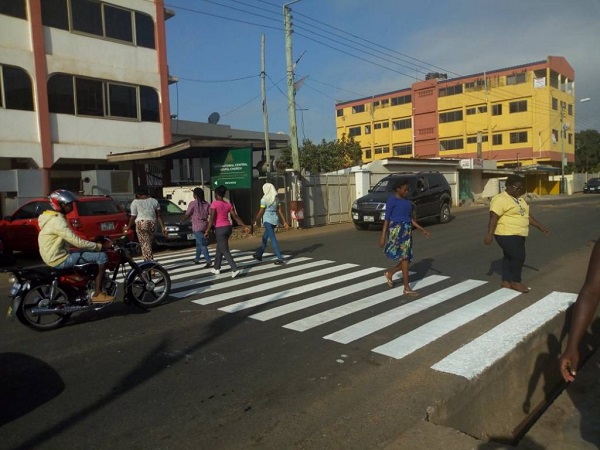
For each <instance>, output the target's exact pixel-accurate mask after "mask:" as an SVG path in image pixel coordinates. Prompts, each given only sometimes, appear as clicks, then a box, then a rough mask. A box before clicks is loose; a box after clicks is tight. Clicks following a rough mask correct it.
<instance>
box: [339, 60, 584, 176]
mask: <svg viewBox="0 0 600 450" xmlns="http://www.w3.org/2000/svg"><path fill="white" fill-rule="evenodd" d="M574 80H575V71H574V70H573V68H572V67H571V66H570V65H569V63H568V62H567V60H566V59H565V58H563V57H558V56H549V57H548V58H547V59H546V60H545V61H538V62H533V63H528V64H523V65H520V66H515V67H507V68H504V69H498V70H493V71H490V72H483V73H478V74H473V75H468V76H464V77H460V78H454V79H447V78H446V76H445V75H444V74H438V73H431V74H428V75H427V77H426V80H425V81H418V82H416V83H413V84H412V86H411V87H409V88H406V89H402V90H398V91H393V92H387V93H384V94H378V95H374V96H372V97H368V98H361V99H357V100H351V101H346V102H341V103H337V104H336V128H337V137H338V138H341V137H342V135H343V134H346V136H353V137H354V139H355V141H357V142H359V143H360V146H361V148H362V149H363V161H364V162H365V163H366V162H370V161H373V160H376V159H384V158H389V157H392V156H397V157H407V158H411V157H412V158H452V159H476V158H479V159H486V160H495V161H496V162H497V165H498V167H507V168H508V167H516V166H527V165H532V164H544V165H552V166H555V167H558V168H560V167H561V166H560V161H561V155H562V154H563V153H564V155H565V160H566V161H573V160H574V148H575V145H574V133H575V104H574V103H575V102H574V98H575V81H574Z"/></svg>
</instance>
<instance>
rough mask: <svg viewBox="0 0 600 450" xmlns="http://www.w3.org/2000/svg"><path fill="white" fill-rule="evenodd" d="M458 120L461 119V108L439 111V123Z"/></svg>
mask: <svg viewBox="0 0 600 450" xmlns="http://www.w3.org/2000/svg"><path fill="white" fill-rule="evenodd" d="M459 120H463V112H462V110H461V109H459V110H456V111H449V112H445V113H440V123H447V122H458V121H459Z"/></svg>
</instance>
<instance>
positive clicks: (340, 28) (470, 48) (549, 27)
mask: <svg viewBox="0 0 600 450" xmlns="http://www.w3.org/2000/svg"><path fill="white" fill-rule="evenodd" d="M289 2H290V0H285V1H284V0H165V6H166V8H167V9H170V10H172V11H174V12H175V16H174V17H173V18H171V19H169V20H168V21H167V23H166V30H167V58H168V63H169V72H170V74H171V75H172V76H174V77H177V78H178V79H179V81H178V82H177V83H175V84H173V85H171V87H170V92H169V93H170V98H171V114H173V115H177V117H178V118H179V119H180V120H191V121H198V122H207V121H208V117H209V116H210V115H211V114H212V113H213V112H217V113H218V114H219V116H220V120H219V124H223V125H229V126H231V127H232V128H235V129H243V130H252V131H263V130H264V125H263V115H262V108H261V80H260V72H261V60H260V48H261V36H262V35H263V34H264V35H265V74H266V90H267V91H266V97H267V110H268V119H269V132H271V133H277V132H283V133H286V134H289V130H290V126H289V116H288V110H287V107H288V99H287V82H286V59H285V35H284V30H283V5H284V4H286V3H289ZM290 7H291V9H292V28H293V35H292V50H293V59H294V61H295V66H294V73H295V79H296V80H299V79H301V78H303V77H306V78H305V80H304V82H303V84H302V85H301V86H300V88H299V89H298V91H297V94H296V108H297V112H296V120H297V129H298V140H299V142H300V143H301V142H302V140H303V139H310V140H312V141H313V142H315V143H318V142H321V140H323V139H325V140H327V141H330V140H334V139H335V138H336V129H335V104H336V102H340V101H347V100H352V99H357V98H362V97H370V96H371V95H377V94H381V93H385V92H390V91H394V90H399V89H405V88H409V87H410V86H411V84H412V83H413V82H415V81H417V80H423V79H424V78H425V74H426V73H428V72H440V73H447V74H448V78H449V79H451V78H455V77H458V76H464V75H470V74H475V73H481V72H484V71H489V70H495V69H500V68H504V67H510V66H515V65H520V64H525V63H530V62H535V61H541V60H545V59H546V58H547V56H549V55H551V56H563V57H565V58H566V59H567V61H568V62H569V64H570V65H571V66H572V67H573V68H574V69H575V111H576V114H575V120H576V128H577V131H580V130H584V129H596V130H600V82H599V76H598V75H600V56H599V55H600V50H599V47H600V0H573V1H572V2H567V1H564V0H560V1H559V0H504V1H503V2H494V1H491V0H487V1H485V0H484V1H481V0H453V1H439V0H419V1H414V2H413V1H408V0H404V1H399V0H300V1H298V2H295V3H293V4H291V5H290ZM586 98H589V99H590V100H589V101H586V102H583V103H580V100H581V99H586Z"/></svg>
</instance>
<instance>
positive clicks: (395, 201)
mask: <svg viewBox="0 0 600 450" xmlns="http://www.w3.org/2000/svg"><path fill="white" fill-rule="evenodd" d="M409 186H410V185H409V181H408V180H406V179H404V180H402V179H401V180H398V181H397V183H396V185H395V186H394V195H390V198H388V200H387V202H386V204H385V220H384V222H383V229H382V230H381V239H380V240H379V246H380V247H383V253H385V256H387V257H388V258H390V259H393V260H396V261H398V264H396V265H395V266H394V267H392V268H391V269H388V270H387V271H385V272H384V273H383V275H384V276H385V279H386V282H387V284H388V286H389V287H394V282H393V281H392V279H393V277H394V274H395V273H396V272H400V271H402V281H403V283H404V294H406V295H411V296H416V295H419V293H418V292H416V291H413V290H412V289H411V288H410V284H409V283H408V266H409V264H410V262H411V261H412V257H413V255H412V228H413V227H415V228H416V229H417V230H420V231H421V232H422V233H423V234H424V235H425V237H427V238H428V237H429V236H430V234H429V231H426V230H425V229H424V228H423V227H422V226H421V225H419V224H418V223H417V221H416V220H415V211H414V206H415V205H414V204H413V202H411V201H410V200H408V199H407V198H406V197H407V196H408V193H409V192H410V187H409ZM386 239H387V243H386Z"/></svg>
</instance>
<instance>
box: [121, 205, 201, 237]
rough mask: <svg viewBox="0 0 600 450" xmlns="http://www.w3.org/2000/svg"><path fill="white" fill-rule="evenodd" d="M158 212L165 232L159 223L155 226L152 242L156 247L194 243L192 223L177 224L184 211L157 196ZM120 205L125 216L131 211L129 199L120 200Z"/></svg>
mask: <svg viewBox="0 0 600 450" xmlns="http://www.w3.org/2000/svg"><path fill="white" fill-rule="evenodd" d="M157 200H158V204H159V205H160V213H161V215H162V217H163V222H164V223H165V228H166V229H167V234H166V235H165V234H163V232H162V227H161V226H160V224H157V226H156V234H155V235H154V244H155V245H156V246H157V247H161V246H174V245H182V244H192V243H195V242H196V241H195V238H194V234H193V232H192V223H191V222H190V221H186V222H184V223H183V224H181V225H180V224H179V222H180V221H181V219H183V216H185V211H184V210H183V209H181V208H180V207H179V206H177V205H176V204H175V203H173V202H172V201H170V200H167V199H164V198H159V199H157ZM120 205H121V207H122V208H123V209H124V210H125V211H126V213H127V216H129V214H130V213H131V200H130V201H125V202H120Z"/></svg>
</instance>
